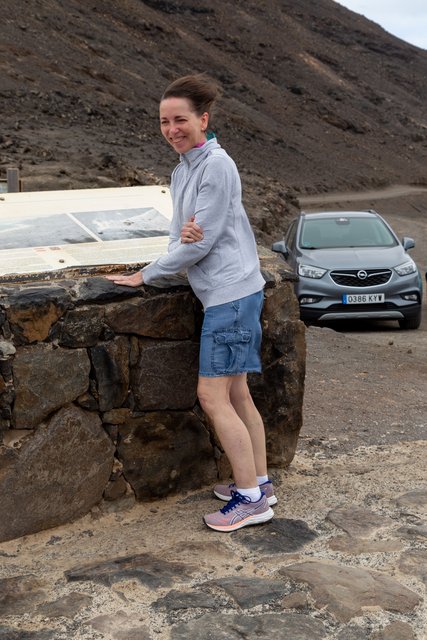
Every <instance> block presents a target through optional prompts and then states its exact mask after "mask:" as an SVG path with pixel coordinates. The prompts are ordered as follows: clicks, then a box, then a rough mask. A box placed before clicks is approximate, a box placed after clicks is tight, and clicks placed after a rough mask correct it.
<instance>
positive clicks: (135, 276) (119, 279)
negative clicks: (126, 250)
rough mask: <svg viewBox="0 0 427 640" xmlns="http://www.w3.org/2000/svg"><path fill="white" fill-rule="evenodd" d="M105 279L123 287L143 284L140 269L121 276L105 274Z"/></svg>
mask: <svg viewBox="0 0 427 640" xmlns="http://www.w3.org/2000/svg"><path fill="white" fill-rule="evenodd" d="M105 277H106V278H107V280H111V281H112V282H114V284H119V285H122V286H125V287H140V286H141V285H142V284H144V278H143V277H142V273H141V271H137V272H136V273H132V274H131V275H130V276H122V275H120V274H117V275H111V276H105Z"/></svg>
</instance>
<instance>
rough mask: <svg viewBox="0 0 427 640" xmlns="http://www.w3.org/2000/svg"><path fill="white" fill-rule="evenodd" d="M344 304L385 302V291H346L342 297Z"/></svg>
mask: <svg viewBox="0 0 427 640" xmlns="http://www.w3.org/2000/svg"><path fill="white" fill-rule="evenodd" d="M342 301H343V304H375V303H377V302H384V301H385V295H384V293H345V294H344V295H343V297H342Z"/></svg>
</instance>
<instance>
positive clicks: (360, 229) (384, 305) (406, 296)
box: [272, 211, 422, 329]
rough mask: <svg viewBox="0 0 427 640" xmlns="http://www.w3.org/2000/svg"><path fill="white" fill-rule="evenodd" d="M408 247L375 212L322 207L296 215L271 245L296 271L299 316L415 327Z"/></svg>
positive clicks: (416, 299) (417, 295) (417, 299)
mask: <svg viewBox="0 0 427 640" xmlns="http://www.w3.org/2000/svg"><path fill="white" fill-rule="evenodd" d="M414 246H415V242H414V240H413V239H412V238H403V239H402V241H401V242H400V241H399V239H398V237H397V236H396V234H395V233H394V232H393V230H392V229H391V227H390V225H388V224H387V222H386V221H385V220H384V219H383V218H382V217H381V216H380V215H379V214H378V213H376V212H375V211H328V212H319V213H301V215H300V216H299V217H298V218H296V219H295V220H293V221H292V222H291V224H290V226H289V228H288V231H287V233H286V235H285V237H284V239H283V240H281V241H279V242H275V243H274V244H273V246H272V249H273V251H277V252H280V253H282V254H283V256H284V258H285V260H286V261H287V263H288V264H289V265H290V266H291V267H292V269H293V270H294V271H295V273H296V274H297V275H298V282H296V284H295V292H296V295H297V297H298V301H299V305H300V313H301V319H302V320H304V321H308V322H310V321H311V322H314V321H319V322H327V321H331V320H344V319H349V320H365V319H379V320H397V321H398V322H399V325H400V327H401V329H417V328H418V327H419V326H420V322H421V299H422V282H421V275H420V273H419V270H418V268H417V266H416V264H415V262H414V261H413V260H412V258H411V257H410V256H409V255H408V254H407V253H406V252H407V250H408V249H411V248H413V247H414Z"/></svg>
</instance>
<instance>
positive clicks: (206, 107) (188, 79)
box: [161, 73, 221, 116]
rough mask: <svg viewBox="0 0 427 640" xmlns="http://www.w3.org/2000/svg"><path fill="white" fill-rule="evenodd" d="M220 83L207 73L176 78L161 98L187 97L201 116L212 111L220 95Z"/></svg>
mask: <svg viewBox="0 0 427 640" xmlns="http://www.w3.org/2000/svg"><path fill="white" fill-rule="evenodd" d="M220 94H221V89H220V86H219V84H218V83H217V82H216V81H215V80H213V79H212V78H209V76H207V75H206V74H205V73H198V74H196V75H191V76H183V77H182V78H178V79H177V80H174V82H172V83H171V84H170V85H169V86H168V87H167V88H166V90H165V92H164V93H163V95H162V97H161V100H166V98H187V100H189V101H190V103H191V105H192V107H193V110H194V112H195V113H196V114H197V115H198V116H201V115H202V114H203V113H208V114H209V115H210V114H211V112H212V108H213V104H214V102H215V100H216V99H217V98H218V97H219V96H220Z"/></svg>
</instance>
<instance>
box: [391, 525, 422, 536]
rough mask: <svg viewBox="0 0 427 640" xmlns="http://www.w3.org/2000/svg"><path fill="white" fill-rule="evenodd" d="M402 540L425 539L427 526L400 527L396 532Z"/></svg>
mask: <svg viewBox="0 0 427 640" xmlns="http://www.w3.org/2000/svg"><path fill="white" fill-rule="evenodd" d="M397 533H399V534H400V536H401V537H402V538H405V539H407V540H414V539H415V538H427V524H419V525H415V526H414V525H413V526H408V525H406V526H404V527H400V528H399V529H398V530H397Z"/></svg>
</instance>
